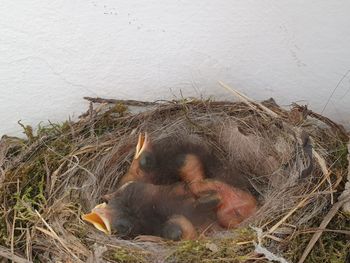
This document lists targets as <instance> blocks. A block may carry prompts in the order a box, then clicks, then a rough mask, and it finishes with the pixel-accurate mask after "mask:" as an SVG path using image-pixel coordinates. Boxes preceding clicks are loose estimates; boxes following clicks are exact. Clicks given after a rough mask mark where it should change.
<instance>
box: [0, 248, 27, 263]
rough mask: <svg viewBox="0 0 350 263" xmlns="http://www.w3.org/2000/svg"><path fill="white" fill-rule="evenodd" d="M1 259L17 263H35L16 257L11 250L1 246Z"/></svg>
mask: <svg viewBox="0 0 350 263" xmlns="http://www.w3.org/2000/svg"><path fill="white" fill-rule="evenodd" d="M0 257H3V258H7V259H9V260H12V262H16V263H33V261H30V260H27V259H25V258H23V257H21V256H18V255H15V254H14V253H12V252H11V250H10V249H8V248H6V247H3V246H0Z"/></svg>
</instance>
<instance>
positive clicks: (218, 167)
mask: <svg viewBox="0 0 350 263" xmlns="http://www.w3.org/2000/svg"><path fill="white" fill-rule="evenodd" d="M223 164H224V163H223V162H220V160H219V159H218V158H217V157H216V156H215V155H214V154H213V153H212V152H211V151H210V149H208V148H207V147H206V146H205V145H203V144H201V142H200V141H199V140H198V139H197V142H195V141H194V140H193V138H191V140H190V139H185V138H182V140H176V138H173V137H168V138H166V139H163V140H161V141H159V142H158V143H156V144H152V142H151V140H150V138H149V136H148V134H147V133H145V135H142V134H140V135H139V139H138V143H137V146H136V153H135V157H134V160H133V162H132V164H131V167H130V169H129V171H128V173H127V174H126V175H125V176H123V177H122V178H121V181H120V184H121V185H123V184H125V183H127V182H130V181H141V182H147V183H151V184H156V185H171V184H174V183H177V182H184V183H185V184H186V185H187V187H188V189H189V190H190V192H191V194H192V195H193V196H194V198H196V199H198V200H197V202H198V203H202V204H204V205H205V204H206V205H208V206H210V205H211V204H216V207H215V211H216V214H217V220H218V223H219V224H220V225H221V226H223V227H225V228H234V227H236V226H237V225H238V224H239V223H241V222H242V221H243V220H244V219H246V218H248V217H250V216H252V215H253V214H254V213H255V211H256V209H257V202H256V199H255V197H254V196H253V195H252V194H251V193H250V192H249V191H248V190H246V189H245V187H244V180H243V179H244V178H243V177H242V176H240V174H239V173H238V172H237V171H230V170H229V169H227V168H226V167H224V165H223Z"/></svg>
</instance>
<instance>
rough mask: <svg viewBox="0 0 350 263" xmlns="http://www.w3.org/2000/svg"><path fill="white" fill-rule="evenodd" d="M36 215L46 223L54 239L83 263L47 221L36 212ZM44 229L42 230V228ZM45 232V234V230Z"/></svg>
mask: <svg viewBox="0 0 350 263" xmlns="http://www.w3.org/2000/svg"><path fill="white" fill-rule="evenodd" d="M35 213H36V214H37V215H38V217H39V218H40V219H41V221H42V222H43V223H44V225H45V226H46V227H47V228H48V229H49V231H50V233H51V235H50V236H52V237H53V238H54V239H56V240H57V241H58V242H59V243H60V244H61V245H62V247H63V248H64V249H65V250H66V251H67V252H68V253H69V254H70V255H71V256H72V257H73V258H75V259H76V260H77V261H78V262H81V260H80V259H79V257H78V256H77V255H75V254H74V253H73V252H72V251H71V250H70V249H69V248H68V247H67V246H66V244H65V243H64V242H63V240H62V239H61V238H60V237H59V236H58V235H57V234H56V232H55V231H54V230H53V229H52V227H51V226H50V225H49V224H48V223H47V222H46V221H45V219H44V218H43V217H42V216H41V215H40V213H39V212H38V211H37V210H35ZM41 229H42V228H41ZM42 230H44V231H43V232H45V229H42ZM46 233H48V231H46Z"/></svg>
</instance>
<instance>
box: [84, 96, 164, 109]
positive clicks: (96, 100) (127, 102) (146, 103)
mask: <svg viewBox="0 0 350 263" xmlns="http://www.w3.org/2000/svg"><path fill="white" fill-rule="evenodd" d="M84 100H88V101H91V102H93V103H109V104H118V103H121V104H125V105H129V106H141V107H142V106H154V105H158V104H159V103H157V102H150V101H137V100H116V99H104V98H98V97H97V98H92V97H84Z"/></svg>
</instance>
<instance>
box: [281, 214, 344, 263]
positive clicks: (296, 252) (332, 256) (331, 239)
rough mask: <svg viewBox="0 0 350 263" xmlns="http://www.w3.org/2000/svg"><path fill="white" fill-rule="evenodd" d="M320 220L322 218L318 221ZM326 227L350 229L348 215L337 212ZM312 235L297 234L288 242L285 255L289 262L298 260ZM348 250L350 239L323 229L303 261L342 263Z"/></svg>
mask: <svg viewBox="0 0 350 263" xmlns="http://www.w3.org/2000/svg"><path fill="white" fill-rule="evenodd" d="M321 220H322V218H321V219H319V220H318V221H321ZM327 229H334V230H347V231H350V215H346V214H344V213H342V212H339V213H338V214H337V215H336V216H335V217H334V218H333V220H332V221H331V222H330V224H329V225H328V226H327ZM312 235H313V233H311V234H299V235H297V236H296V238H294V239H293V240H292V241H290V242H289V243H288V251H287V253H286V255H287V257H288V258H289V259H290V261H291V262H297V261H298V260H299V258H300V257H301V255H302V253H303V252H304V249H305V248H306V246H307V244H308V243H309V241H310V239H311V237H312ZM348 251H350V240H349V239H348V238H347V236H345V235H344V234H341V233H336V232H331V231H329V232H328V231H325V232H323V233H322V235H321V237H320V239H319V240H318V242H317V243H316V244H315V246H314V247H313V249H312V251H311V252H310V254H309V256H308V257H307V258H306V260H305V262H310V263H312V262H322V263H343V262H345V258H346V255H347V253H348Z"/></svg>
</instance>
